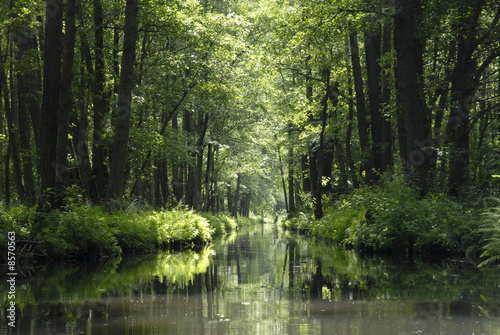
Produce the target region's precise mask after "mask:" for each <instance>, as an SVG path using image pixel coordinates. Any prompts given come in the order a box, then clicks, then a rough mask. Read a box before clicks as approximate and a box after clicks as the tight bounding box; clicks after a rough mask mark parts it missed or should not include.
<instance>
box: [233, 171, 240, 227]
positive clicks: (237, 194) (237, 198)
mask: <svg viewBox="0 0 500 335" xmlns="http://www.w3.org/2000/svg"><path fill="white" fill-rule="evenodd" d="M240 188H241V174H240V173H238V177H237V179H236V190H235V191H234V198H233V201H232V205H233V206H232V209H231V215H232V216H233V217H238V205H239V203H240Z"/></svg>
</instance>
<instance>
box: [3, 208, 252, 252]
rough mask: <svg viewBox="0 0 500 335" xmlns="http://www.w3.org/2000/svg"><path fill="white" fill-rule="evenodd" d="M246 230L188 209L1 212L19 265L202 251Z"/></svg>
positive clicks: (224, 218)
mask: <svg viewBox="0 0 500 335" xmlns="http://www.w3.org/2000/svg"><path fill="white" fill-rule="evenodd" d="M244 224H246V223H245V220H240V219H238V220H235V219H234V218H232V217H229V216H227V215H225V214H218V215H213V214H208V213H203V214H199V213H196V212H194V211H191V210H188V209H186V208H184V207H177V208H175V209H173V210H169V211H152V210H144V209H142V208H140V207H139V206H132V207H130V206H129V207H127V208H125V209H115V210H114V211H113V212H111V213H108V212H106V211H105V210H104V209H103V208H102V207H98V206H89V205H84V204H71V205H68V206H67V207H66V208H64V210H53V211H51V212H48V213H40V212H37V210H36V207H26V206H18V207H11V208H8V209H7V208H4V207H1V206H0V245H4V246H5V245H7V238H8V234H7V232H15V235H16V251H17V254H18V255H17V257H18V260H19V258H21V259H23V260H24V261H27V260H32V261H36V260H38V259H67V260H74V259H100V258H105V257H110V256H114V255H119V254H131V253H143V252H151V251H154V250H156V249H172V248H185V247H194V246H201V245H204V244H207V243H209V242H210V241H211V240H212V238H213V237H214V236H220V235H224V234H226V233H228V232H230V231H232V230H234V229H236V228H237V227H238V225H244ZM5 257H6V255H4V254H2V256H1V257H0V262H5V261H6V258H5Z"/></svg>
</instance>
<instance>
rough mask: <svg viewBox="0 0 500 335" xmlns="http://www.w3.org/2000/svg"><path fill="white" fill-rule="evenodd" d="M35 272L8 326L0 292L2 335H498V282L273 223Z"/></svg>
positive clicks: (451, 265)
mask: <svg viewBox="0 0 500 335" xmlns="http://www.w3.org/2000/svg"><path fill="white" fill-rule="evenodd" d="M37 271H38V272H37V273H31V279H26V280H23V281H21V280H20V281H19V282H18V283H17V291H16V294H17V297H16V302H17V306H16V307H17V311H16V327H15V328H12V327H9V326H8V325H7V323H6V308H5V306H6V305H5V304H6V301H7V295H6V293H3V294H2V306H3V308H2V311H1V312H0V314H1V315H0V316H1V320H0V322H1V327H0V334H2V335H4V334H23V335H25V334H92V335H97V334H99V335H101V334H103V335H104V334H106V335H115V334H120V335H121V334H140V335H150V334H183V335H184V334H266V335H267V334H297V335H299V334H300V335H302V334H342V335H345V334H359V335H370V334H384V335H387V334H395V335H406V334H449V335H459V334H491V335H495V334H500V318H499V315H500V287H499V285H500V281H499V280H498V273H496V274H495V273H492V272H488V271H479V270H478V269H477V268H475V267H474V266H473V265H471V264H469V263H468V262H466V261H449V262H439V263H437V264H434V263H432V264H431V263H425V262H419V261H408V260H405V261H401V260H399V261H394V260H389V259H387V258H379V257H363V256H361V255H360V254H358V253H357V252H355V251H347V250H341V249H338V248H335V247H333V246H332V245H329V244H327V243H323V242H317V241H311V240H310V239H308V238H306V237H303V236H298V235H296V234H294V233H290V232H286V231H283V230H282V229H281V228H280V227H279V226H277V225H275V224H272V223H266V224H258V225H255V226H252V227H245V228H240V229H239V231H238V232H237V233H233V234H232V235H230V236H226V237H224V238H221V239H219V240H216V241H215V242H214V243H212V244H211V245H210V246H208V247H206V248H203V249H201V250H197V251H184V252H162V253H159V254H155V255H145V256H138V257H133V258H127V259H125V260H120V259H117V260H113V261H110V262H107V263H105V264H100V265H95V264H94V265H91V264H74V265H71V266H70V265H67V264H66V265H64V266H57V265H51V266H47V267H46V268H43V269H39V270H37ZM25 275H27V276H28V277H29V275H30V274H27V273H25ZM0 288H1V289H2V291H4V292H6V290H7V284H6V283H5V280H3V281H2V284H1V286H0Z"/></svg>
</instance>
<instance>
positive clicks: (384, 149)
mask: <svg viewBox="0 0 500 335" xmlns="http://www.w3.org/2000/svg"><path fill="white" fill-rule="evenodd" d="M386 26H387V25H386ZM388 34H389V32H388V31H387V29H385V31H384V53H388V52H390V40H389V45H387V43H388V41H387V40H388V39H387V35H388ZM365 53H366V70H367V78H368V98H369V108H370V119H371V135H372V157H373V160H372V161H373V168H374V169H375V170H376V171H377V174H376V175H374V178H375V179H378V178H379V176H380V175H381V174H383V173H384V172H385V171H387V170H388V169H389V168H390V152H391V151H390V148H391V134H390V123H389V122H388V121H387V120H386V118H385V117H384V116H383V115H382V113H381V108H382V107H383V105H382V103H388V102H389V95H388V93H389V92H388V89H389V88H388V80H387V78H385V79H384V96H382V85H381V84H382V77H385V76H384V75H383V74H382V68H381V66H380V58H381V55H382V28H381V26H380V24H379V25H378V26H377V28H376V30H375V31H374V32H371V31H370V32H365Z"/></svg>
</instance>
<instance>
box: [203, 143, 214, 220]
mask: <svg viewBox="0 0 500 335" xmlns="http://www.w3.org/2000/svg"><path fill="white" fill-rule="evenodd" d="M213 169H214V150H213V146H212V143H209V144H208V149H207V170H206V173H205V198H204V200H203V205H204V207H203V211H205V212H208V211H209V210H210V204H211V202H212V201H211V200H212V197H213V194H211V186H212V174H213Z"/></svg>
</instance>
